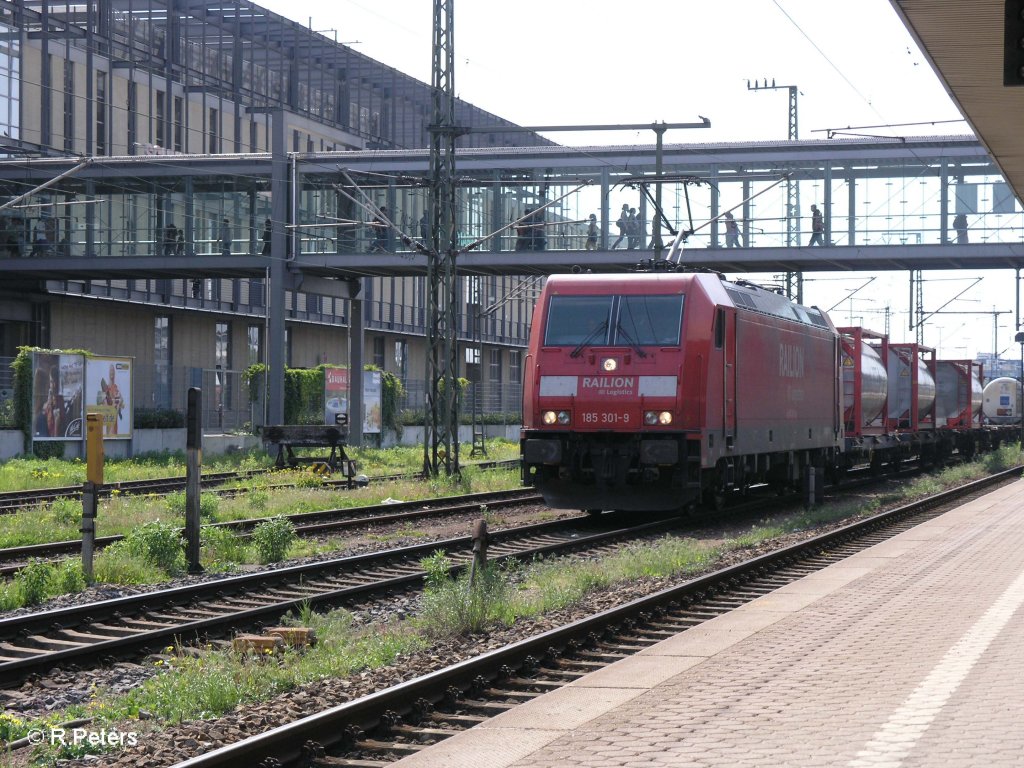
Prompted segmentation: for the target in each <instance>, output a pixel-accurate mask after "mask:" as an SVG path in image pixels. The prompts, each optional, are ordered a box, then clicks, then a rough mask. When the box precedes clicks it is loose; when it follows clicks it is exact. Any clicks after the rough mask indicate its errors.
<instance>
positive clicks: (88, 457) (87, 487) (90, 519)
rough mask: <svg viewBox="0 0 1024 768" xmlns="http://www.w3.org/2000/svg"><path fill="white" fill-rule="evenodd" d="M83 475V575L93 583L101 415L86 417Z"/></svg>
mask: <svg viewBox="0 0 1024 768" xmlns="http://www.w3.org/2000/svg"><path fill="white" fill-rule="evenodd" d="M85 477H86V481H85V483H83V484H82V527H81V528H80V529H79V530H80V532H81V534H82V576H83V577H84V578H85V583H86V584H88V585H89V586H92V584H93V581H94V579H93V567H92V566H93V554H94V553H95V551H96V511H97V507H98V505H99V491H100V488H102V487H103V416H101V415H100V414H98V413H90V414H88V415H87V416H86V417H85Z"/></svg>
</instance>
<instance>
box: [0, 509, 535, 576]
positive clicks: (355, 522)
mask: <svg viewBox="0 0 1024 768" xmlns="http://www.w3.org/2000/svg"><path fill="white" fill-rule="evenodd" d="M540 503H543V499H541V497H540V495H538V494H537V493H534V492H533V491H529V490H512V491H489V492H486V493H472V494H463V495H461V496H452V497H447V498H439V499H428V500H422V499H421V500H419V501H399V502H393V503H391V504H373V505H369V506H365V507H348V508H346V509H325V510H319V511H316V512H300V513H297V514H294V515H288V516H287V519H288V520H290V521H291V522H292V524H293V525H294V526H295V533H296V534H297V535H298V536H322V535H325V534H330V533H335V532H339V531H344V530H348V529H351V528H359V527H361V526H366V525H367V524H373V525H390V524H393V523H400V522H406V521H410V520H419V519H422V518H425V517H434V516H439V515H456V514H462V513H467V512H475V511H477V510H478V509H479V508H480V507H481V506H483V505H486V506H487V507H488V509H503V508H506V507H512V506H519V505H522V504H540ZM268 519H270V518H268V517H254V518H247V519H245V520H231V521H227V522H223V523H207V524H206V525H204V526H203V527H204V528H223V529H227V530H230V531H234V532H235V533H236V534H237V535H239V536H241V537H244V536H247V535H249V533H250V532H251V531H252V529H253V528H255V527H256V526H257V525H259V524H260V523H263V522H266V521H267V520H268ZM122 539H124V536H122V535H115V536H98V537H97V538H96V542H95V545H96V547H97V548H98V549H102V548H103V547H106V546H109V545H111V544H113V543H115V542H118V541H121V540H122ZM81 550H82V542H81V540H80V539H74V540H70V541H55V542H49V543H46V544H31V545H26V546H23V547H9V548H7V549H0V577H9V576H12V575H13V574H15V573H17V571H18V570H19V569H21V568H22V567H24V565H25V563H26V562H27V561H29V560H31V559H33V558H55V557H58V556H61V555H70V554H77V553H79V552H81Z"/></svg>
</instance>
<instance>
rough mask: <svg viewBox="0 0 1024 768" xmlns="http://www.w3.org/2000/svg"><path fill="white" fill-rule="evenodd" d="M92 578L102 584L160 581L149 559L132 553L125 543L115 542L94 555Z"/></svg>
mask: <svg viewBox="0 0 1024 768" xmlns="http://www.w3.org/2000/svg"><path fill="white" fill-rule="evenodd" d="M93 576H94V578H95V579H96V582H97V583H103V584H151V583H153V582H156V581H159V580H160V575H159V574H157V573H156V572H155V571H154V569H153V566H152V564H151V563H150V561H149V558H148V557H146V556H145V555H140V554H136V553H135V552H133V551H132V550H131V549H130V548H129V546H128V543H127V542H126V541H117V542H114V543H113V544H111V545H110V546H108V547H104V548H103V549H101V550H100V551H99V552H98V553H97V554H96V559H95V561H94V562H93Z"/></svg>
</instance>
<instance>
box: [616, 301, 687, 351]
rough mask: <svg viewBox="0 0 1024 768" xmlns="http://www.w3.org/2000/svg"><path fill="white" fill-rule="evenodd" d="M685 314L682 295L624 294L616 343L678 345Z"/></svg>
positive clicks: (620, 303)
mask: <svg viewBox="0 0 1024 768" xmlns="http://www.w3.org/2000/svg"><path fill="white" fill-rule="evenodd" d="M682 318H683V297H682V296H681V295H675V296H622V297H621V298H620V300H619V322H618V323H616V325H615V342H614V343H616V344H636V345H638V346H641V347H646V346H651V347H654V346H658V347H677V346H679V327H680V324H681V322H682Z"/></svg>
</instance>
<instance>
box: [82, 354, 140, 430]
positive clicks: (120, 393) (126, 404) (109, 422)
mask: <svg viewBox="0 0 1024 768" xmlns="http://www.w3.org/2000/svg"><path fill="white" fill-rule="evenodd" d="M85 391H86V393H87V395H88V397H87V400H86V405H85V412H86V413H87V414H89V413H98V414H100V415H101V416H103V437H104V439H107V438H110V439H112V440H127V439H129V438H131V436H132V359H131V358H130V357H89V358H86V360H85Z"/></svg>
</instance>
